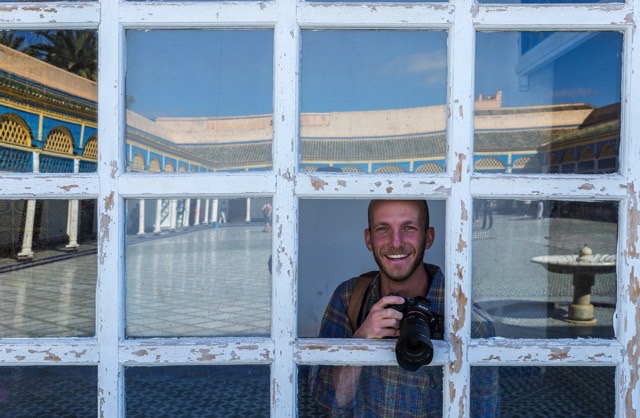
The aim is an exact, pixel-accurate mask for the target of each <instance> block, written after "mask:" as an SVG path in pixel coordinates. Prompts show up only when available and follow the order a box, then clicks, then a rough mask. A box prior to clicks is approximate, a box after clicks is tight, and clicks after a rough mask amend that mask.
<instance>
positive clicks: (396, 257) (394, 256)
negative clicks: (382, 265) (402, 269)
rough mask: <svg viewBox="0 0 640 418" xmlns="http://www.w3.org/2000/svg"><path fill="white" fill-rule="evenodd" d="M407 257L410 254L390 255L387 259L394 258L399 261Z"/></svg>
mask: <svg viewBox="0 0 640 418" xmlns="http://www.w3.org/2000/svg"><path fill="white" fill-rule="evenodd" d="M407 256H408V254H388V255H387V258H392V259H394V260H399V259H401V258H405V257H407Z"/></svg>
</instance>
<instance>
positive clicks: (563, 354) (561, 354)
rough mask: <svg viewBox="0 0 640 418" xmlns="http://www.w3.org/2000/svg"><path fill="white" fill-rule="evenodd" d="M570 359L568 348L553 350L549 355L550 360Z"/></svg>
mask: <svg viewBox="0 0 640 418" xmlns="http://www.w3.org/2000/svg"><path fill="white" fill-rule="evenodd" d="M568 357H569V349H568V348H562V349H559V348H554V349H551V354H549V360H564V359H566V358H568Z"/></svg>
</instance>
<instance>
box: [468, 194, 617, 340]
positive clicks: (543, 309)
mask: <svg viewBox="0 0 640 418" xmlns="http://www.w3.org/2000/svg"><path fill="white" fill-rule="evenodd" d="M473 212H474V224H473V225H474V227H473V298H474V307H475V309H476V311H475V313H476V314H478V315H479V316H478V318H483V319H484V320H488V321H490V322H491V323H492V325H493V327H494V328H495V334H496V336H498V337H506V338H581V337H594V338H614V332H613V322H612V321H613V314H614V311H615V308H616V256H615V254H616V238H617V229H618V226H617V214H618V204H617V203H615V202H568V201H529V200H522V201H520V200H486V199H477V200H474V210H473ZM473 337H475V336H473Z"/></svg>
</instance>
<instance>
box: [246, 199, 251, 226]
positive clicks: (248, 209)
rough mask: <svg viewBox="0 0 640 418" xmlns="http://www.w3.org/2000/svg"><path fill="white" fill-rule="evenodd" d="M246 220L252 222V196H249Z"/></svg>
mask: <svg viewBox="0 0 640 418" xmlns="http://www.w3.org/2000/svg"><path fill="white" fill-rule="evenodd" d="M244 221H245V222H247V223H249V222H251V198H250V197H247V216H246V218H245V219H244Z"/></svg>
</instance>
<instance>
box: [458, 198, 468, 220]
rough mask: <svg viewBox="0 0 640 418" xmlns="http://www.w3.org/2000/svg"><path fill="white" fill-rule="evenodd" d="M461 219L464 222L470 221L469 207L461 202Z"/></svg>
mask: <svg viewBox="0 0 640 418" xmlns="http://www.w3.org/2000/svg"><path fill="white" fill-rule="evenodd" d="M460 218H461V219H462V220H463V221H468V220H469V213H468V211H467V207H466V206H465V204H464V201H462V202H460Z"/></svg>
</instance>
